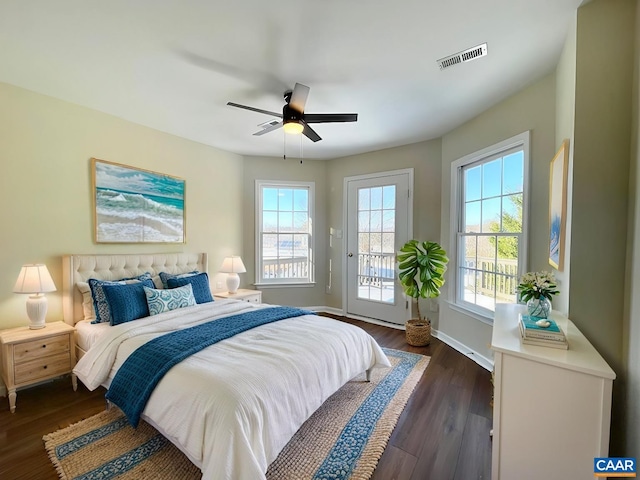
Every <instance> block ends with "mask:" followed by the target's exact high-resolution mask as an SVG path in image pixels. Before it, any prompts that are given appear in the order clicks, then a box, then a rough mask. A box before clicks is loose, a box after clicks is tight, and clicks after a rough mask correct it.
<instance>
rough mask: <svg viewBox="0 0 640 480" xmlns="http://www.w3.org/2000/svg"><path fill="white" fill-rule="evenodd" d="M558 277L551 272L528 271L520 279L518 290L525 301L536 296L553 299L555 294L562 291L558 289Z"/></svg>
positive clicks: (536, 297)
mask: <svg viewBox="0 0 640 480" xmlns="http://www.w3.org/2000/svg"><path fill="white" fill-rule="evenodd" d="M557 287H558V286H557V285H556V279H555V277H554V276H553V273H550V272H545V271H542V272H527V273H525V274H524V275H523V276H522V278H521V279H520V284H519V285H518V287H517V291H518V292H519V293H520V298H521V299H522V300H524V301H525V302H526V301H528V300H530V299H532V298H535V299H540V298H546V299H548V300H551V297H552V296H553V295H557V294H558V293H560V292H559V291H558V290H557Z"/></svg>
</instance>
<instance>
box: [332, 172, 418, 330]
mask: <svg viewBox="0 0 640 480" xmlns="http://www.w3.org/2000/svg"><path fill="white" fill-rule="evenodd" d="M413 171H414V170H413V168H403V169H400V170H388V171H384V172H375V173H367V174H364V175H354V176H350V177H344V179H343V182H342V231H343V232H344V235H343V237H342V238H343V241H342V260H341V265H342V314H343V315H344V316H347V302H348V298H347V295H348V292H347V287H348V285H347V280H348V278H347V277H348V275H347V274H348V268H347V254H348V252H347V250H348V244H347V241H348V238H349V222H348V215H349V212H348V208H347V207H348V205H347V203H348V201H347V200H348V195H349V192H348V186H349V182H352V181H357V180H368V179H371V178H381V177H388V176H390V175H403V174H407V175H408V176H409V201H408V202H407V238H408V239H412V238H413V199H414V194H413V177H414V174H413ZM396 281H397V279H396ZM411 308H412V305H411V304H409V308H407V309H406V312H407V317H406V319H407V320H409V319H410V318H411ZM363 318H364V317H363Z"/></svg>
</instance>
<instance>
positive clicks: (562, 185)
mask: <svg viewBox="0 0 640 480" xmlns="http://www.w3.org/2000/svg"><path fill="white" fill-rule="evenodd" d="M568 168H569V140H564V141H563V142H562V145H561V146H560V149H559V150H558V153H556V155H555V156H554V157H553V160H551V167H550V172H549V263H550V264H551V265H552V266H553V267H554V268H556V269H558V270H560V271H562V265H563V262H564V238H565V225H566V221H567V218H566V217H567V170H568Z"/></svg>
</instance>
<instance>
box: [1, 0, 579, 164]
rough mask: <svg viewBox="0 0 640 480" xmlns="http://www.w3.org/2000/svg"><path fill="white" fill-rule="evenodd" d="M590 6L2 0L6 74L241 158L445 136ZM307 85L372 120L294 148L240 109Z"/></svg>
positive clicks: (331, 104)
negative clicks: (462, 54)
mask: <svg viewBox="0 0 640 480" xmlns="http://www.w3.org/2000/svg"><path fill="white" fill-rule="evenodd" d="M580 3H581V0H484V1H478V0H448V1H444V0H437V1H436V0H396V1H388V0H387V1H384V0H321V1H318V0H269V1H267V0H234V1H229V0H228V1H222V0H209V1H204V0H202V1H199V0H179V1H178V0H170V1H166V0H153V1H152V0H109V1H104V0H103V1H101V2H97V1H95V0H74V1H72V0H56V1H51V0H23V1H19V0H15V1H10V0H0V45H1V46H2V48H0V81H1V82H6V83H9V84H13V85H17V86H20V87H23V88H26V89H29V90H33V91H36V92H40V93H43V94H46V95H50V96H53V97H56V98H60V99H63V100H67V101H69V102H73V103H76V104H79V105H84V106H87V107H89V108H93V109H96V110H100V111H102V112H106V113H109V114H112V115H115V116H117V117H121V118H124V119H126V120H130V121H132V122H135V123H139V124H142V125H146V126H149V127H152V128H155V129H158V130H161V131H164V132H169V133H172V134H174V135H178V136H181V137H184V138H188V139H191V140H195V141H197V142H201V143H204V144H208V145H212V146H215V147H218V148H221V149H223V150H227V151H231V152H235V153H239V154H244V155H267V156H282V154H283V151H284V150H283V149H284V148H286V153H287V155H288V156H299V155H300V152H301V148H302V153H303V156H304V158H334V157H340V156H345V155H351V154H356V153H362V152H367V151H372V150H379V149H382V148H387V147H393V146H398V145H403V144H408V143H413V142H417V141H422V140H428V139H431V138H435V137H438V136H441V135H442V134H444V133H446V132H448V131H450V130H451V129H452V128H455V127H456V126H458V125H460V124H461V123H463V122H465V121H467V120H469V119H471V118H473V117H474V116H476V115H477V114H479V113H480V112H482V111H483V110H486V109H487V108H488V107H490V106H492V105H494V104H496V103H497V102H499V101H500V100H502V99H504V98H506V97H507V96H509V95H511V94H513V93H514V92H516V91H518V90H520V89H521V88H523V87H524V86H526V85H528V84H530V83H532V82H534V81H536V80H537V79H539V78H541V77H542V76H544V75H546V74H548V73H549V72H551V71H552V70H553V69H554V67H555V65H556V63H557V61H558V58H559V56H560V52H561V50H562V46H563V44H564V40H565V36H566V33H567V29H568V26H569V22H570V19H571V18H572V14H573V13H574V12H575V10H576V9H577V8H578V6H579V4H580ZM484 42H486V43H487V44H488V51H489V54H488V56H487V57H484V58H480V59H478V60H475V61H472V62H469V63H464V64H461V65H457V66H454V67H452V68H450V69H447V70H444V71H440V70H439V69H438V66H437V64H436V60H438V59H439V58H442V57H444V56H447V55H450V54H453V53H456V52H459V51H461V50H465V49H467V48H470V47H473V46H476V45H478V44H481V43H484ZM296 82H299V83H303V84H305V85H308V86H309V87H311V92H310V94H309V98H308V101H307V105H306V112H308V113H340V112H346V113H351V112H357V113H358V114H359V119H358V122H357V123H343V124H317V125H314V129H315V130H316V131H317V132H318V134H319V135H320V136H321V137H323V140H322V141H320V142H317V143H315V144H314V143H312V142H311V141H309V140H308V139H306V138H305V137H302V136H297V137H296V136H291V135H287V138H286V145H285V137H284V133H283V132H282V129H280V130H278V131H276V132H271V133H268V134H266V135H264V136H260V137H255V136H252V134H253V133H254V132H256V131H258V130H259V128H258V127H257V125H258V124H261V123H263V122H266V121H268V120H270V119H271V118H272V117H269V116H267V115H262V114H259V113H255V112H250V111H246V110H240V109H235V108H232V107H229V106H226V103H227V101H233V102H237V103H241V104H245V105H251V106H254V107H258V108H262V109H265V110H271V111H276V112H280V111H281V109H282V105H283V103H284V100H283V98H282V94H283V92H284V90H285V89H286V88H292V87H293V85H294V84H295V83H296ZM301 138H302V142H301V141H300V139H301Z"/></svg>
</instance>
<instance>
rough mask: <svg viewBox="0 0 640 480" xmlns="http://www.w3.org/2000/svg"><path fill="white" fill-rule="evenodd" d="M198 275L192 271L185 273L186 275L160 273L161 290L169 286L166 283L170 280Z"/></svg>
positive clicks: (196, 271)
mask: <svg viewBox="0 0 640 480" xmlns="http://www.w3.org/2000/svg"><path fill="white" fill-rule="evenodd" d="M198 273H200V272H199V271H198V270H194V271H192V272H187V273H167V272H160V281H161V282H162V288H169V284H168V283H167V281H168V280H169V279H170V278H176V277H188V276H190V275H196V274H198Z"/></svg>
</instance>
